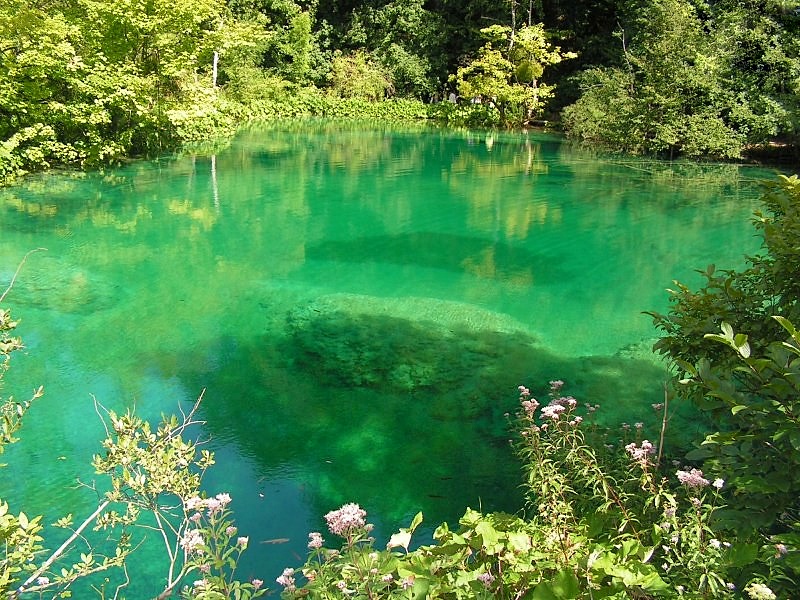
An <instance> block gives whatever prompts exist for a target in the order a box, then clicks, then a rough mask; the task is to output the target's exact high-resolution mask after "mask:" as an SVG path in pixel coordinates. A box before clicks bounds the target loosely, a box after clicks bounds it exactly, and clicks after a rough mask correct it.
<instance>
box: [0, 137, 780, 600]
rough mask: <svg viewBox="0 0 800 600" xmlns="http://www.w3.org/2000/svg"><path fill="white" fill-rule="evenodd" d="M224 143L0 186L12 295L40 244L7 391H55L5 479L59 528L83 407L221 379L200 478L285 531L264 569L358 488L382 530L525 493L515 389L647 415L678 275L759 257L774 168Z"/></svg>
mask: <svg viewBox="0 0 800 600" xmlns="http://www.w3.org/2000/svg"><path fill="white" fill-rule="evenodd" d="M213 152H214V153H213V154H212V153H202V152H200V151H197V152H196V153H195V154H193V155H192V154H187V155H182V156H172V157H164V158H162V159H160V160H157V161H151V162H137V163H132V164H130V165H127V166H125V167H124V168H120V169H114V170H108V171H106V172H102V173H88V174H80V173H64V174H52V175H42V176H37V177H32V178H30V179H29V180H26V181H25V182H23V183H22V184H21V185H19V186H16V187H14V188H10V189H6V190H3V191H2V192H0V283H2V282H7V281H8V280H10V277H11V275H12V274H13V271H14V269H15V267H16V264H17V262H18V261H19V259H20V258H21V257H22V256H23V255H24V254H25V252H26V251H27V250H29V249H32V248H37V247H45V248H47V252H46V253H45V252H42V253H37V254H35V255H32V256H31V257H30V259H29V261H28V263H27V264H26V265H25V268H24V270H23V272H22V273H21V276H20V278H19V280H18V282H17V284H16V285H15V289H14V291H13V293H12V294H11V295H10V297H9V300H10V304H11V307H12V308H13V309H14V310H15V313H16V316H17V317H18V318H20V319H21V321H22V323H21V326H20V329H19V333H20V335H22V336H23V337H24V339H25V341H26V343H27V348H28V349H27V354H26V355H24V356H21V357H19V358H17V359H15V364H14V368H13V369H12V371H11V372H10V375H9V380H8V386H9V389H8V390H7V391H13V392H14V393H15V394H17V395H18V396H24V395H25V391H26V390H28V389H31V388H32V387H34V386H36V385H38V384H40V383H41V384H44V386H45V389H46V396H45V398H44V399H42V400H41V401H40V402H39V404H38V405H37V406H35V407H34V409H33V410H32V412H31V417H30V419H29V420H28V422H27V423H26V426H25V429H24V431H23V442H22V443H21V444H18V445H16V446H15V447H13V448H11V449H10V451H9V454H8V456H7V457H6V458H7V462H9V463H10V464H11V465H12V466H11V467H10V468H8V469H6V470H4V471H2V472H0V478H2V479H0V484H2V485H3V488H2V489H3V494H2V496H3V497H6V498H8V499H9V500H10V501H11V502H12V503H13V504H15V505H17V506H20V505H22V504H24V505H25V509H26V511H27V512H29V513H31V512H42V513H45V515H46V519H45V520H46V521H48V522H50V521H52V520H54V519H55V518H57V517H59V516H61V514H62V513H63V512H64V508H63V507H64V506H67V505H75V504H77V505H80V504H82V503H83V504H84V506H86V505H88V504H89V503H90V502H91V498H90V497H88V498H87V493H86V490H85V489H74V488H73V487H71V486H72V484H73V483H74V481H75V480H76V478H81V479H83V480H89V479H91V478H92V473H91V469H90V468H88V463H89V459H90V457H91V454H92V453H93V452H96V451H98V449H99V447H98V440H99V439H100V436H101V432H102V429H101V427H100V425H99V423H98V422H97V421H96V418H95V416H94V413H93V409H92V403H91V399H90V394H94V395H95V396H96V397H97V398H98V399H99V400H100V401H101V402H103V403H104V404H106V405H108V406H109V407H110V408H116V409H119V408H122V407H124V406H133V405H135V406H136V409H137V411H138V412H140V414H142V415H144V416H146V417H149V418H155V417H157V416H158V415H159V414H160V413H162V412H174V411H175V410H176V409H177V408H178V407H180V406H183V405H185V404H186V403H189V402H191V401H193V399H194V398H196V397H197V395H199V393H200V392H201V390H203V389H207V391H206V394H205V403H204V406H203V409H202V410H203V417H204V418H205V419H206V421H207V425H206V428H205V432H204V433H205V434H206V435H208V436H210V439H211V441H210V444H211V446H213V447H214V448H216V449H217V450H218V451H219V453H220V456H219V463H220V468H218V469H217V470H216V471H214V472H213V473H212V474H211V475H210V477H209V480H208V485H209V489H210V490H211V491H213V492H214V493H216V492H218V491H228V492H230V493H231V495H232V496H233V497H234V505H233V506H234V508H235V509H237V511H238V515H239V521H240V530H241V531H242V532H243V533H247V534H248V535H250V536H251V539H254V540H256V539H257V540H259V541H264V542H270V541H272V542H273V543H264V544H255V545H253V546H252V551H251V552H250V553H249V556H250V557H249V559H248V563H247V565H246V570H247V573H248V574H252V575H253V576H260V577H261V578H262V579H265V580H267V581H269V580H270V579H274V577H275V576H276V575H277V574H279V573H280V571H281V569H282V568H283V566H285V565H287V564H298V563H299V562H300V558H298V557H299V556H300V555H302V554H303V553H304V550H305V542H306V539H307V538H306V533H307V531H309V530H315V529H319V528H321V527H322V522H321V515H323V514H324V513H325V512H327V511H329V510H331V509H333V508H336V507H337V506H338V505H340V504H342V503H344V502H351V501H355V502H360V503H361V504H362V505H364V506H365V507H366V509H367V510H368V511H369V512H370V515H371V517H372V518H373V520H374V521H375V522H376V524H377V526H378V527H377V529H378V535H379V537H380V536H385V535H387V534H388V533H390V531H391V530H393V529H395V528H396V527H399V526H404V525H405V524H406V522H407V521H408V519H409V518H410V517H411V516H412V515H413V514H414V513H416V512H417V511H418V510H422V511H423V512H424V513H425V516H426V524H427V526H428V529H427V530H426V531H427V532H428V533H429V532H430V530H431V528H432V527H434V526H435V525H436V524H437V523H438V522H439V521H442V520H449V521H451V522H452V521H454V520H455V519H456V518H457V517H458V516H460V514H461V511H462V510H463V508H464V507H465V506H467V505H472V506H478V505H482V506H483V508H485V509H487V510H499V509H505V510H514V509H515V508H516V507H518V503H519V489H518V474H519V467H518V465H517V464H516V463H515V462H514V461H513V459H512V457H511V453H510V450H509V446H508V437H509V432H508V429H507V417H506V413H508V412H512V411H513V410H514V405H515V393H514V389H515V388H516V386H517V385H519V384H520V383H525V384H527V385H529V386H530V387H531V388H532V390H533V391H534V392H538V393H541V394H543V393H545V388H546V386H547V381H548V380H550V379H554V378H560V379H564V380H566V381H567V383H568V385H569V390H570V393H572V394H574V395H575V396H576V397H578V398H579V399H580V400H581V401H591V402H593V403H595V402H596V403H600V404H601V405H602V406H603V410H602V411H601V412H602V413H603V414H604V418H605V419H606V420H608V421H609V422H618V421H628V422H633V421H645V422H648V421H650V420H651V419H652V418H653V415H650V414H649V412H650V411H649V406H650V404H651V403H652V402H657V401H659V400H660V396H661V380H662V379H663V377H664V373H663V370H662V367H661V366H660V365H658V363H657V362H656V361H654V359H653V358H652V356H651V355H650V353H649V350H648V349H649V346H650V344H651V343H652V338H653V336H654V332H653V330H652V328H651V326H650V323H649V320H648V319H647V318H646V317H644V316H643V315H642V314H641V313H642V311H644V310H651V309H655V310H663V309H664V308H665V305H666V294H665V293H664V292H663V289H664V288H665V287H667V286H668V285H669V284H670V281H671V280H672V279H673V278H676V277H677V278H681V279H684V280H687V279H688V280H691V279H692V278H693V277H694V275H693V274H692V269H694V268H696V267H704V266H705V264H706V263H707V262H708V261H709V260H710V259H713V260H715V261H716V262H717V263H718V264H719V265H720V266H725V267H728V266H735V265H736V264H738V263H739V262H740V260H741V257H742V255H743V254H746V253H749V252H753V251H755V250H756V248H757V240H756V239H755V238H754V237H753V235H752V230H751V227H750V223H749V215H750V212H751V210H752V208H753V206H754V204H753V202H754V198H755V197H756V196H757V195H758V188H757V185H756V184H755V183H754V181H755V179H757V178H758V177H762V176H766V175H767V174H765V173H763V172H758V171H755V170H752V169H744V168H739V167H736V166H734V165H724V166H715V165H697V164H690V163H686V164H664V163H657V162H653V161H644V160H642V161H637V160H633V159H625V160H620V159H619V158H613V159H608V158H604V157H602V156H594V155H592V154H590V153H586V152H584V151H576V150H574V149H571V148H569V147H568V146H566V145H562V143H561V141H560V140H559V139H558V138H556V137H551V136H544V135H538V134H508V133H495V134H493V135H491V136H487V135H486V134H485V133H480V132H471V131H446V130H437V129H426V128H422V127H417V128H411V129H392V128H388V127H383V126H376V125H372V126H363V125H360V126H356V125H343V124H330V123H324V122H323V123H309V122H291V123H282V124H280V125H276V126H270V127H266V126H264V127H258V128H250V129H248V130H246V131H244V132H243V133H242V134H241V135H240V136H239V137H238V138H237V139H236V140H235V141H234V142H233V143H232V144H230V145H228V146H226V147H216V148H214V149H213ZM677 419H678V421H676V425H675V427H676V430H681V431H682V432H684V433H685V434H686V435H689V434H690V432H691V431H694V430H695V429H696V428H697V427H701V426H702V424H701V423H699V422H698V421H697V419H693V418H692V416H691V415H682V416H679V417H678V418H677ZM681 419H682V420H681ZM275 540H278V541H277V542H276V541H275ZM139 567H140V568H141V569H143V570H144V571H145V572H146V574H147V579H150V580H153V581H158V578H159V574H158V572H157V571H155V570H154V569H155V567H154V565H153V564H152V563H148V562H147V561H143V564H140V565H139ZM143 585H144V584H143ZM139 592H140V593H141V594H142V597H144V595H146V594H147V593H150V592H147V591H141V590H139Z"/></svg>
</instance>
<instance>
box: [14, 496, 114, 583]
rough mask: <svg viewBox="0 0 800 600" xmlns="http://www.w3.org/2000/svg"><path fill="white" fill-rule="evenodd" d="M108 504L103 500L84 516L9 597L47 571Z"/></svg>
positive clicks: (107, 501) (108, 502)
mask: <svg viewBox="0 0 800 600" xmlns="http://www.w3.org/2000/svg"><path fill="white" fill-rule="evenodd" d="M109 504H111V501H110V500H104V501H103V502H101V503H100V505H99V506H98V507H97V510H95V511H94V512H93V513H92V514H91V515H89V516H88V517H87V518H86V520H85V521H84V522H83V523H81V526H80V527H78V528H77V529H76V530H75V531H74V532H73V533H72V535H71V536H69V537H68V538H67V539H66V541H65V542H64V543H63V544H61V547H60V548H59V549H58V550H56V551H55V552H53V554H51V555H50V558H48V559H47V560H46V561H44V562H43V563H42V566H40V567H39V568H38V569H36V571H34V572H33V574H32V575H31V576H30V577H28V579H26V580H25V583H23V584H22V585H21V586H20V587H19V590H17V592H15V594H14V595H13V596H11V597H12V598H16V597H18V594H19V592H20V590H24V588H25V587H27V586H28V585H30V584H31V583H32V582H34V581H36V579H37V578H38V577H39V576H40V575H41V574H42V573H44V572H45V571H47V569H49V568H50V565H52V564H53V563H54V562H55V561H56V560H57V559H58V558H59V557H60V556H61V555H62V554H64V552H65V551H66V550H67V548H69V546H70V544H72V543H73V542H74V541H75V540H76V539H77V538H78V537H79V536H80V535H81V533H82V532H83V530H84V529H86V527H88V525H89V523H91V522H92V521H94V520H95V518H96V517H97V515H99V514H100V513H101V512H103V511H104V510H105V509H106V507H107V506H108V505H109Z"/></svg>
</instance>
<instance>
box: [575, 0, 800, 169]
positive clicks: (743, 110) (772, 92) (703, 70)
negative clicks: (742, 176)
mask: <svg viewBox="0 0 800 600" xmlns="http://www.w3.org/2000/svg"><path fill="white" fill-rule="evenodd" d="M757 14H759V13H758V10H757V9H755V8H753V7H751V6H750V5H749V4H748V5H747V6H746V7H745V5H744V4H742V5H739V6H737V10H731V9H730V7H725V6H723V5H721V4H720V3H714V4H712V5H709V6H705V7H703V6H702V5H701V8H697V7H696V6H695V5H694V4H693V3H691V2H689V1H688V0H646V1H645V2H643V3H642V4H641V5H638V4H635V3H634V4H632V5H631V10H630V11H629V12H628V16H627V19H626V21H625V25H624V27H621V28H620V30H619V31H618V37H619V47H620V49H621V52H622V54H621V60H620V62H619V63H618V64H613V65H610V66H600V67H595V68H592V69H590V70H588V71H587V72H585V73H583V74H582V75H581V76H579V81H580V88H581V91H582V94H581V96H580V98H579V99H578V100H577V101H576V102H575V103H574V104H572V105H570V106H569V107H567V108H566V109H565V110H564V114H563V122H564V127H565V129H566V131H567V133H568V134H569V135H571V136H573V137H576V138H578V139H581V140H583V141H585V142H588V143H591V144H595V145H600V146H605V147H608V148H611V149H613V150H618V151H625V152H636V153H653V154H661V155H666V156H670V157H672V156H674V155H676V154H684V155H688V156H715V157H720V158H738V157H739V156H741V154H742V152H743V151H744V150H745V149H746V148H747V147H748V146H749V145H752V144H758V143H763V142H765V141H766V140H767V139H769V138H770V136H774V135H777V134H779V133H781V132H789V133H791V132H793V127H794V126H793V125H792V124H791V119H790V117H789V115H791V114H793V113H795V112H796V108H795V107H796V102H797V92H796V81H797V73H800V68H798V67H800V63H798V62H797V57H798V53H797V43H796V41H795V39H794V37H793V36H789V35H785V34H784V33H783V32H784V31H788V30H787V29H784V28H781V27H780V26H779V25H778V23H777V21H775V20H774V19H770V18H769V17H763V16H759V17H756V15H757ZM758 22H760V24H759V25H757V26H756V27H755V28H754V29H752V27H753V24H754V23H758ZM759 32H760V33H759ZM779 32H780V33H779ZM754 39H757V40H759V42H758V43H757V44H754V43H753V41H754ZM745 58H746V60H745ZM765 71H766V72H767V73H768V76H767V73H765ZM778 80H780V81H783V82H787V83H782V84H781V85H778V84H777V81H778Z"/></svg>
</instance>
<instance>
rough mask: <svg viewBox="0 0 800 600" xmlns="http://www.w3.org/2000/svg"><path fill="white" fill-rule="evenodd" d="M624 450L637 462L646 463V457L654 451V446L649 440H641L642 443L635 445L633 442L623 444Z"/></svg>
mask: <svg viewBox="0 0 800 600" xmlns="http://www.w3.org/2000/svg"><path fill="white" fill-rule="evenodd" d="M625 450H626V451H627V452H628V454H630V455H631V458H632V459H633V460H635V461H636V462H638V463H639V464H642V465H646V464H647V460H648V457H650V456H652V455H653V454H655V453H656V448H655V446H653V444H651V443H650V441H649V440H642V445H641V446H637V445H636V443H635V442H631V443H630V444H628V445H627V446H625Z"/></svg>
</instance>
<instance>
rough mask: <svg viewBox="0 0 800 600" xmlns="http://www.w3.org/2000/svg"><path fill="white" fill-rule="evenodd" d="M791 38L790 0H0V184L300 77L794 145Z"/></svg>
mask: <svg viewBox="0 0 800 600" xmlns="http://www.w3.org/2000/svg"><path fill="white" fill-rule="evenodd" d="M799 33H800V4H798V2H797V0H787V1H782V2H775V1H773V0H761V1H758V2H740V1H739V0H724V1H723V2H715V3H710V4H707V3H703V2H695V1H693V0H603V1H601V0H588V1H582V2H577V3H563V2H561V0H551V1H550V2H545V1H542V0H540V1H538V2H532V1H531V2H529V3H528V4H527V5H524V4H520V3H518V2H517V1H516V0H513V1H511V2H508V3H487V2H485V1H484V0H470V1H468V2H450V1H449V0H438V1H430V2H423V1H422V0H389V1H387V0H362V1H354V0H351V1H347V2H345V1H344V0H341V1H335V2H326V3H318V2H316V1H314V2H307V1H303V0H227V2H226V1H225V0H181V1H180V2H178V3H177V4H176V3H173V2H164V1H163V0H154V1H148V2H143V1H136V2H132V3H131V2H126V3H118V2H113V1H111V0H58V1H57V2H54V3H48V4H41V3H36V2H30V1H29V0H10V1H9V2H6V3H3V5H2V7H0V40H3V41H2V44H1V45H0V180H10V179H11V178H13V177H14V176H16V175H18V174H20V173H24V172H25V171H28V170H32V169H40V168H46V167H48V166H50V165H54V164H77V165H87V166H88V165H98V164H102V163H104V162H108V161H114V160H118V159H119V158H121V157H125V156H131V155H143V154H148V153H150V154H151V153H156V152H159V151H162V150H164V149H166V148H170V147H173V146H174V145H176V144H179V143H181V142H182V141H185V140H187V139H192V138H198V137H209V136H212V135H218V134H221V133H228V132H229V131H230V130H231V129H232V128H234V126H235V124H237V123H239V122H240V120H241V116H242V114H248V111H249V110H250V107H249V101H250V100H252V99H253V97H255V98H257V99H262V98H264V97H270V98H272V99H273V100H275V101H276V103H281V102H289V103H291V102H292V100H293V98H294V97H295V96H296V95H297V94H298V93H301V92H302V94H306V95H307V94H311V93H313V92H314V91H318V92H320V91H321V92H322V93H327V92H330V93H331V94H332V95H333V96H334V97H338V98H344V99H349V98H365V99H371V100H382V99H384V98H385V97H402V98H414V99H417V100H421V101H425V102H431V101H433V102H434V105H435V104H436V103H437V102H439V101H442V100H445V99H446V98H447V96H448V95H449V94H450V93H451V92H458V93H459V94H460V95H461V99H460V106H459V108H458V109H454V108H453V107H446V106H445V107H441V106H433V107H432V110H431V111H430V112H429V113H428V115H427V116H430V117H432V118H439V119H442V120H444V121H446V122H451V123H452V122H458V123H468V124H469V123H472V124H483V125H503V126H519V125H524V124H525V123H526V122H527V121H529V120H530V119H531V118H532V117H538V116H539V114H540V113H541V112H542V111H543V110H546V109H547V108H548V104H549V107H550V109H551V110H552V109H559V108H561V107H565V106H567V105H569V106H567V107H566V110H565V113H564V126H565V128H566V131H567V132H568V133H569V134H570V135H571V136H573V137H575V138H577V139H581V140H584V141H586V142H589V143H592V144H597V145H601V146H605V147H608V148H611V149H615V150H621V151H626V152H640V153H657V154H664V155H668V156H674V155H676V154H685V155H690V156H718V157H727V158H734V157H738V156H740V155H741V154H742V152H743V151H745V150H746V149H747V148H750V147H752V146H753V145H754V144H756V145H757V144H763V143H765V142H767V141H769V140H772V139H779V140H782V141H784V142H789V143H792V142H793V141H794V140H795V136H796V131H797V127H798V93H800V42H799V41H798V40H800V35H798V34H799ZM559 48H563V51H562V50H560V49H559ZM576 52H577V56H578V58H577V60H573V61H567V64H564V65H561V64H556V63H559V62H560V61H561V59H562V58H565V57H574V56H575V53H576ZM545 67H550V68H548V69H547V72H546V73H545V72H544V68H545ZM554 84H557V85H554ZM477 97H480V98H481V99H482V100H484V101H487V103H485V104H484V105H483V106H481V107H477V108H476V107H472V106H470V101H471V100H472V99H474V98H477ZM255 112H256V113H258V112H259V111H258V110H256V111H255ZM287 112H290V113H291V112H293V111H292V110H291V109H290V110H288V111H287ZM312 112H313V111H312Z"/></svg>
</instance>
